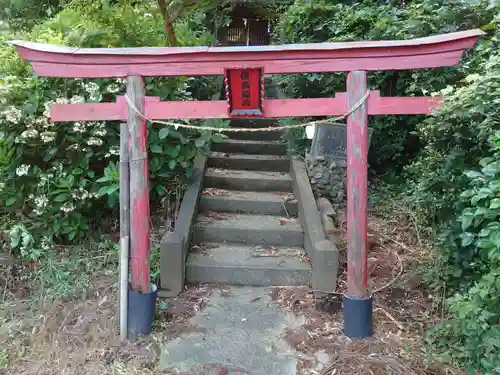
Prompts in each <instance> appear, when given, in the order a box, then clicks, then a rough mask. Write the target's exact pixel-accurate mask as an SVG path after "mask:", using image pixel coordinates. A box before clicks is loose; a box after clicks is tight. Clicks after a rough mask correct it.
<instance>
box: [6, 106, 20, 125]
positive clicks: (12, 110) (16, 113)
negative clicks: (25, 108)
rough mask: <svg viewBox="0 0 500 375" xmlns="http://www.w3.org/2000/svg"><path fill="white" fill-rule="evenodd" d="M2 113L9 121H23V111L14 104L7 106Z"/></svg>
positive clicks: (13, 122) (14, 122)
mask: <svg viewBox="0 0 500 375" xmlns="http://www.w3.org/2000/svg"><path fill="white" fill-rule="evenodd" d="M2 114H3V116H4V117H5V119H6V120H7V122H10V123H12V124H17V123H18V122H19V121H21V117H22V112H21V111H20V110H19V109H17V108H16V107H14V106H13V105H11V106H9V107H7V109H5V110H4V111H3V112H2Z"/></svg>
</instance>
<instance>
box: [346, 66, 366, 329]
mask: <svg viewBox="0 0 500 375" xmlns="http://www.w3.org/2000/svg"><path fill="white" fill-rule="evenodd" d="M367 90H368V88H367V77H366V72H365V71H352V72H349V73H348V75H347V96H348V108H353V107H354V106H355V105H356V104H357V103H358V102H359V101H360V100H361V99H362V98H363V96H365V94H366V92H367ZM367 103H368V100H365V102H364V103H363V104H362V105H361V106H359V108H357V109H356V110H355V111H354V112H353V113H352V114H351V115H349V117H348V118H347V239H348V246H347V293H346V294H345V295H344V333H345V335H346V336H347V337H349V338H356V339H361V338H364V337H370V336H372V334H373V328H372V317H373V303H372V295H371V293H370V291H369V290H368V275H367V255H368V254H367V246H368V242H367V236H368V234H367V232H368V223H367V221H368V219H367V216H368V212H367V205H368V109H367Z"/></svg>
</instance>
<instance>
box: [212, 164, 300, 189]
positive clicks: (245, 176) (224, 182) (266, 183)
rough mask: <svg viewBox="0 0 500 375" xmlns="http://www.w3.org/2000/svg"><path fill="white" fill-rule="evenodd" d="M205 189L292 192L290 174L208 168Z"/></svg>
mask: <svg viewBox="0 0 500 375" xmlns="http://www.w3.org/2000/svg"><path fill="white" fill-rule="evenodd" d="M203 187H205V188H218V189H229V190H246V191H285V192H289V191H292V178H291V177H290V175H289V174H288V173H281V172H259V171H240V170H234V169H214V168H208V169H207V171H206V172H205V180H204V182H203Z"/></svg>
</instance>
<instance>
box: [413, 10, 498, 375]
mask: <svg viewBox="0 0 500 375" xmlns="http://www.w3.org/2000/svg"><path fill="white" fill-rule="evenodd" d="M499 21H500V18H499V14H497V15H496V16H495V18H494V20H493V21H492V22H491V23H490V24H488V25H486V26H485V27H484V28H485V30H488V31H489V33H490V35H489V38H488V39H485V40H484V41H483V42H482V43H481V44H480V45H479V46H478V48H476V56H475V57H473V58H472V59H470V60H469V61H468V63H467V64H466V66H465V69H464V73H465V74H464V79H463V80H462V81H460V82H458V83H457V84H456V85H454V86H448V87H446V88H444V89H443V90H441V94H442V95H443V96H444V99H445V102H444V104H443V106H442V107H441V108H440V109H439V110H438V111H436V112H435V113H434V114H433V116H431V117H429V118H428V119H427V120H426V121H424V122H423V123H422V124H421V125H420V126H419V127H418V131H419V135H420V137H421V139H422V140H423V141H424V142H425V148H424V149H423V151H422V153H421V155H420V156H419V158H418V159H417V160H416V161H415V162H414V163H413V164H412V165H410V166H409V167H408V168H407V171H408V173H409V176H410V178H411V180H410V181H411V182H410V183H409V184H408V186H409V191H408V192H407V194H408V196H409V199H410V201H411V203H412V204H413V205H414V207H415V208H416V210H417V212H418V213H419V217H420V218H421V219H422V221H423V222H425V223H426V224H434V225H435V228H436V229H437V231H438V233H439V235H438V237H437V240H436V243H435V247H436V252H437V254H436V258H437V261H436V262H435V264H434V265H433V267H432V268H431V269H430V271H429V273H428V275H427V278H428V281H429V282H430V283H431V286H433V287H434V289H436V290H437V291H438V292H439V293H440V294H444V295H452V296H451V297H450V298H448V299H447V303H446V305H445V307H446V308H447V312H448V316H447V317H446V319H445V320H444V321H443V322H441V323H440V324H438V325H436V326H435V327H433V328H432V329H431V330H430V332H429V335H428V342H429V344H431V345H432V349H433V351H432V354H433V359H437V360H440V361H444V362H448V363H453V364H455V365H457V366H461V367H465V368H467V369H468V370H469V373H471V374H473V373H482V374H497V373H499V371H500V357H499V356H498V353H499V348H500V342H499V340H498V333H499V332H498V321H499V319H500V303H499V300H498V295H499V294H500V224H499V215H500V105H499V103H500V53H499V48H498V47H499V43H498V42H499V39H498V36H499V35H500V34H499V31H500V30H499Z"/></svg>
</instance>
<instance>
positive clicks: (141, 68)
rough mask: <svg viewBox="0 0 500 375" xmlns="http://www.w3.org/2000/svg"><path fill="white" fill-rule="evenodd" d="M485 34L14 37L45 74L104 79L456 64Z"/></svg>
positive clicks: (36, 68) (35, 67)
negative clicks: (336, 39) (76, 40)
mask: <svg viewBox="0 0 500 375" xmlns="http://www.w3.org/2000/svg"><path fill="white" fill-rule="evenodd" d="M483 34H484V32H483V31H481V30H478V29H474V30H468V31H461V32H455V33H449V34H442V35H436V36H431V37H425V38H418V39H411V40H402V41H395V40H393V41H368V42H346V43H316V44H290V45H276V46H251V47H173V48H169V47H139V48H74V47H64V46H55V45H50V44H41V43H33V42H26V41H12V42H11V44H13V45H14V46H15V47H16V49H17V51H18V53H19V54H20V55H21V57H22V58H23V59H25V60H28V61H29V62H30V63H31V65H32V66H33V70H34V71H35V73H36V74H38V75H39V76H46V77H79V78H104V77H127V76H132V75H141V76H179V75H189V76H196V75H221V74H223V73H224V68H227V67H230V66H238V67H256V66H258V67H262V68H263V69H264V72H265V73H266V74H279V73H288V74H290V73H321V72H346V71H353V70H366V71H375V70H404V69H423V68H436V67H442V66H452V65H456V64H457V63H458V62H459V61H460V58H461V56H462V54H463V51H464V50H465V49H467V48H471V47H472V46H473V45H474V43H475V42H476V39H477V38H478V37H479V36H481V35H483Z"/></svg>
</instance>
